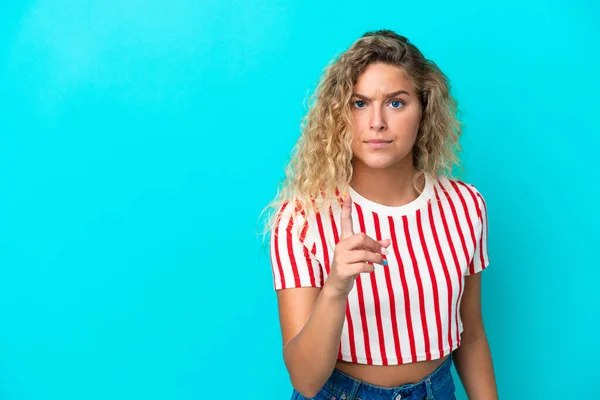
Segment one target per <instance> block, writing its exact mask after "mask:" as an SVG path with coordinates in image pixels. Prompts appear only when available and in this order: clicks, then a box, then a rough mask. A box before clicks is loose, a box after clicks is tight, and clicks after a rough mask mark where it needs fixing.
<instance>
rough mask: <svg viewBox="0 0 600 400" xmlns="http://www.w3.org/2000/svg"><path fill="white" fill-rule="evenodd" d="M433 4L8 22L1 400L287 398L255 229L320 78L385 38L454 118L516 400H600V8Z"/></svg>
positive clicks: (97, 5) (123, 0)
mask: <svg viewBox="0 0 600 400" xmlns="http://www.w3.org/2000/svg"><path fill="white" fill-rule="evenodd" d="M420 4H421V3H418V2H379V3H372V2H370V3H369V2H367V3H365V2H359V1H344V2H337V3H324V4H319V3H318V2H317V1H316V0H312V1H300V0H296V1H275V0H254V1H225V2H224V1H217V0H211V1H207V0H203V1H192V0H170V1H160V0H144V1H142V0H102V1H100V0H89V1H66V0H39V1H11V2H4V3H3V5H2V7H1V11H0V68H1V69H0V130H1V131H0V318H1V320H0V322H1V326H0V398H1V399H4V400H30V399H36V400H37V399H44V400H53V399H78V400H79V399H111V400H119V399H145V400H150V399H199V398H200V399H208V398H230V397H231V398H234V397H235V398H237V397H239V396H242V397H243V398H245V399H258V398H261V399H285V398H288V397H289V395H290V394H291V386H290V383H289V380H288V376H287V373H286V370H285V367H284V364H283V362H282V354H281V338H280V332H279V323H278V319H277V308H276V297H275V292H274V291H273V290H272V278H271V271H270V265H269V260H268V256H267V254H266V253H264V252H263V253H261V252H260V246H261V239H260V238H259V237H258V236H257V231H258V230H260V225H258V224H257V219H258V216H259V213H260V212H261V210H262V208H263V207H264V206H265V205H266V204H267V202H268V201H269V200H270V199H271V198H272V197H273V196H274V195H275V186H276V184H277V182H278V181H279V180H280V179H281V178H283V168H284V166H285V163H286V161H287V159H288V157H289V153H290V150H291V148H292V146H293V145H294V143H295V141H296V139H297V137H298V135H299V132H300V131H299V126H300V119H301V117H302V115H303V114H304V112H305V111H306V109H305V99H306V98H307V96H308V94H309V93H310V92H312V90H313V89H314V86H315V84H316V82H317V80H318V78H319V76H320V74H321V71H322V70H323V68H324V67H325V65H326V64H327V63H328V62H329V61H330V60H331V59H332V58H333V57H334V56H335V55H336V54H338V53H340V52H342V51H344V50H345V49H346V48H347V47H348V46H349V45H350V44H351V43H352V42H353V41H354V40H355V39H356V38H358V37H359V36H360V35H362V34H363V33H364V32H365V31H367V30H374V29H380V28H389V29H394V30H395V31H396V32H398V33H401V34H403V35H405V36H408V37H409V38H410V39H411V40H412V41H413V42H414V43H415V44H417V46H418V47H419V48H420V49H421V50H422V51H423V52H424V54H425V55H426V56H427V57H429V58H432V59H434V60H435V61H436V62H437V63H438V64H439V66H440V67H441V68H442V70H443V71H444V72H445V73H446V74H447V75H448V76H449V77H450V79H451V81H452V84H453V92H454V95H455V96H456V97H457V99H458V100H459V104H460V108H461V116H462V119H463V121H464V122H465V124H466V129H465V134H464V136H463V137H462V140H461V141H462V145H463V147H464V152H463V154H462V158H463V160H464V165H465V174H464V175H462V178H463V179H464V180H466V181H468V182H471V183H473V184H475V185H476V186H477V187H478V188H479V190H480V191H481V192H482V194H483V195H484V197H485V198H486V200H487V203H488V210H489V224H490V225H489V227H490V236H489V250H490V258H491V262H492V264H491V265H490V268H489V269H488V270H486V271H485V272H484V274H485V276H484V287H483V307H484V319H485V324H486V328H487V332H488V337H489V342H490V345H491V348H492V353H493V358H494V365H495V370H496V377H497V381H498V386H499V390H500V396H501V398H507V399H544V398H548V397H551V398H554V397H556V396H559V397H562V398H575V397H586V396H587V397H588V398H589V397H590V396H594V395H597V394H598V392H599V391H600V389H598V387H597V384H598V383H597V378H598V376H600V367H599V366H598V365H599V364H598V361H597V352H596V349H597V348H598V335H597V332H598V327H597V324H598V322H599V320H600V318H599V317H600V312H599V311H598V310H599V309H600V296H599V294H598V280H599V279H600V272H599V262H598V253H597V251H598V242H599V240H598V239H599V235H598V231H597V227H598V225H599V224H600V218H599V216H598V204H599V201H598V194H599V193H598V188H599V185H598V179H597V169H598V168H597V165H598V156H597V155H598V153H597V152H598V145H599V141H600V140H599V133H600V132H599V130H598V125H597V121H596V119H597V117H596V116H597V112H598V106H599V105H600V104H599V102H598V97H597V96H598V93H599V91H600V79H599V78H598V70H599V61H600V58H599V54H600V49H599V46H598V43H599V40H600V32H599V31H600V28H599V26H600V25H599V24H598V20H599V17H600V6H599V5H598V3H597V2H594V1H592V0H588V1H583V0H581V1H548V0H544V1H541V0H540V1H526V2H525V1H513V0H509V1H503V2H498V3H486V4H483V3H482V2H475V1H472V2H467V1H462V2H456V1H455V2H447V1H442V0H435V1H429V2H426V3H423V4H422V5H420ZM454 373H455V372H454ZM455 378H457V375H456V374H455ZM459 386H460V385H459ZM459 398H461V399H464V398H465V396H464V392H463V391H462V388H459Z"/></svg>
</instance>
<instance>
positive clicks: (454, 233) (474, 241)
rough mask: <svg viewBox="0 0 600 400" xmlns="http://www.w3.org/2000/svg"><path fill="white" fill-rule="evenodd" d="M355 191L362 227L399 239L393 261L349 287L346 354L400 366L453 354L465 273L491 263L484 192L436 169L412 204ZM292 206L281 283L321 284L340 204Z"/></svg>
mask: <svg viewBox="0 0 600 400" xmlns="http://www.w3.org/2000/svg"><path fill="white" fill-rule="evenodd" d="M349 193H350V196H351V198H352V200H353V205H352V207H353V209H352V219H353V226H354V231H355V232H359V231H360V232H365V233H366V234H367V235H369V236H370V237H372V238H374V239H376V240H382V239H386V238H389V239H391V241H392V244H391V245H390V247H388V250H389V252H388V254H387V255H386V256H384V257H385V258H386V259H387V261H388V266H387V267H384V266H381V265H375V270H374V271H373V272H371V273H362V274H360V275H359V276H358V277H357V279H356V281H355V284H354V287H353V289H352V291H351V292H350V293H349V295H348V300H347V302H346V316H345V320H344V325H343V329H342V336H341V342H340V347H339V351H338V356H337V358H338V359H339V360H344V361H349V362H354V363H361V364H372V365H393V364H407V363H411V362H417V361H422V360H433V359H438V358H441V357H444V356H445V355H448V354H450V353H451V352H452V351H454V350H455V349H456V348H458V347H459V346H460V338H461V333H462V331H463V326H462V321H461V318H460V313H459V310H460V302H461V297H462V293H463V287H464V282H465V281H464V278H465V276H467V275H471V274H475V273H478V272H480V271H482V270H483V269H485V268H486V267H487V266H488V264H489V260H488V254H487V233H488V228H487V208H486V203H485V201H484V199H483V197H482V195H481V194H480V193H479V191H478V190H477V189H476V188H475V187H474V186H473V185H471V184H466V183H464V182H461V181H458V180H450V179H448V178H446V177H444V176H442V175H440V176H438V177H437V179H434V178H433V177H432V176H431V175H427V176H426V183H425V188H424V190H423V192H422V193H421V194H420V195H419V196H418V197H417V198H416V199H415V200H414V201H412V202H410V203H408V204H406V205H403V206H384V205H381V204H378V203H375V202H373V201H370V200H368V199H366V198H364V197H363V196H361V195H360V194H359V193H357V192H356V191H355V190H354V189H353V188H352V187H350V189H349ZM287 208H288V205H286V204H284V205H283V207H282V209H281V210H280V213H281V219H280V222H279V223H278V225H277V226H275V228H274V229H273V231H272V232H271V237H270V255H271V269H272V276H273V286H274V289H275V290H282V289H286V288H296V287H322V286H323V284H324V282H325V281H326V280H327V276H328V274H329V271H330V264H331V262H332V258H333V251H334V247H335V245H336V243H337V242H338V241H339V236H340V218H341V205H340V204H337V203H336V204H332V205H331V207H330V208H329V212H321V213H317V214H316V215H315V216H313V217H311V218H309V219H308V220H307V221H304V218H302V217H299V218H297V219H293V218H291V214H289V213H288V215H287V217H286V209H287ZM298 221H303V223H302V225H303V226H302V227H301V228H302V229H296V227H298V224H299V223H300V222H298Z"/></svg>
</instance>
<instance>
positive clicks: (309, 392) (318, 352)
mask: <svg viewBox="0 0 600 400" xmlns="http://www.w3.org/2000/svg"><path fill="white" fill-rule="evenodd" d="M351 204H352V203H351V200H350V198H349V196H348V198H346V199H345V201H344V203H343V205H342V218H341V236H340V241H339V242H338V244H337V245H336V248H335V251H334V256H333V261H332V265H331V270H330V273H329V276H328V277H327V279H326V281H325V284H324V285H323V287H322V288H314V287H298V288H288V289H283V290H279V291H278V292H277V301H278V307H279V319H280V323H281V332H282V336H283V353H284V354H283V357H284V361H285V365H286V367H287V370H288V372H289V374H290V379H291V381H292V385H293V386H294V388H295V389H296V390H297V391H298V392H300V393H301V394H302V395H303V396H304V397H309V398H310V397H314V396H315V395H316V394H317V393H318V392H319V390H321V388H322V387H323V385H324V384H325V382H326V381H327V379H328V378H329V376H330V375H331V373H332V372H333V369H334V368H335V363H336V360H337V353H338V349H339V346H340V340H341V336H342V328H343V325H344V316H345V312H346V301H347V299H348V294H349V293H350V291H351V290H352V288H353V287H354V280H355V279H356V276H358V274H360V273H362V272H371V271H373V268H374V266H373V264H372V263H377V264H382V263H383V257H382V256H381V253H385V249H384V248H385V247H388V246H389V245H390V240H389V239H386V240H382V241H376V240H374V239H372V238H370V237H368V236H367V235H366V234H364V233H358V234H354V233H353V229H352V217H351V209H352V208H351ZM365 261H368V262H370V263H371V264H367V263H365Z"/></svg>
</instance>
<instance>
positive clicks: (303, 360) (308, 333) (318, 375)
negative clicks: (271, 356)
mask: <svg viewBox="0 0 600 400" xmlns="http://www.w3.org/2000/svg"><path fill="white" fill-rule="evenodd" d="M346 300H347V297H346V296H339V295H336V294H334V293H332V292H331V291H330V290H329V287H328V285H327V282H326V283H325V285H324V286H323V289H322V290H321V293H320V294H319V297H318V298H317V301H316V302H315V305H314V307H313V309H312V312H311V315H310V317H309V319H308V321H307V322H306V324H305V325H304V328H302V330H301V331H300V333H298V335H296V336H295V337H294V338H293V339H292V340H291V341H290V342H289V343H288V344H287V345H286V346H285V348H284V361H285V364H286V367H287V369H288V372H289V374H290V379H291V381H292V385H293V386H294V388H295V389H296V390H298V391H299V392H300V393H301V394H302V395H303V396H305V397H314V396H315V395H316V394H317V392H318V391H319V390H320V389H321V387H322V386H323V385H324V384H325V382H326V381H327V379H328V378H329V376H330V375H331V373H332V372H333V369H334V368H335V363H336V360H337V354H338V350H339V346H340V339H341V336H342V328H343V325H344V316H345V311H346Z"/></svg>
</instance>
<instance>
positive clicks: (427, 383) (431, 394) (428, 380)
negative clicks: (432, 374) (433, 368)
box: [425, 378, 434, 400]
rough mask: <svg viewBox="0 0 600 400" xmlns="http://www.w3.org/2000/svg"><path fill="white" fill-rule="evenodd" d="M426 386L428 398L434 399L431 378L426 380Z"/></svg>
mask: <svg viewBox="0 0 600 400" xmlns="http://www.w3.org/2000/svg"><path fill="white" fill-rule="evenodd" d="M425 387H426V389H427V400H434V398H433V390H432V389H431V379H429V378H427V379H426V380H425Z"/></svg>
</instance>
